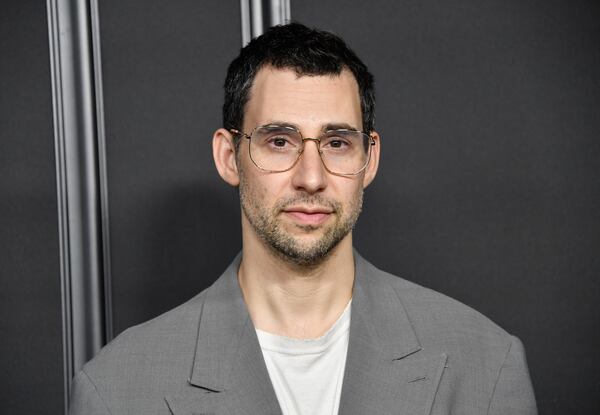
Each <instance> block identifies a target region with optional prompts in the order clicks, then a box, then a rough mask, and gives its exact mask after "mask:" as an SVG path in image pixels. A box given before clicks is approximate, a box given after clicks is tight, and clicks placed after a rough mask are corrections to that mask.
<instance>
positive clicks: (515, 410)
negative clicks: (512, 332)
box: [488, 336, 537, 415]
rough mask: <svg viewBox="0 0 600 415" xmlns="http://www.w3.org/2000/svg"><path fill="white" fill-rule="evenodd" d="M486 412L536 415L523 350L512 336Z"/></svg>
mask: <svg viewBox="0 0 600 415" xmlns="http://www.w3.org/2000/svg"><path fill="white" fill-rule="evenodd" d="M488 414H489V415H537V406H536V403H535V396H534V394H533V386H532V385H531V379H530V377H529V369H528V368H527V361H526V359H525V350H524V348H523V344H522V343H521V341H520V340H519V339H518V338H516V337H514V336H512V342H511V344H510V348H509V350H508V353H507V355H506V358H505V359H504V363H503V364H502V368H501V369H500V373H499V374H498V379H497V380H496V386H495V388H494V392H493V394H492V398H491V401H490V407H489V410H488Z"/></svg>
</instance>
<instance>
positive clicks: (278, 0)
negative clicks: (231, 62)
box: [240, 0, 290, 46]
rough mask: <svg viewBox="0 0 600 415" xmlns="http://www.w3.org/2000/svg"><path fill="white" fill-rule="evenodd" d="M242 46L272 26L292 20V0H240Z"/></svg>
mask: <svg viewBox="0 0 600 415" xmlns="http://www.w3.org/2000/svg"><path fill="white" fill-rule="evenodd" d="M240 10H241V18H242V46H245V45H246V44H247V43H248V42H250V40H251V39H253V38H255V37H257V36H260V35H261V34H263V33H264V32H265V30H267V29H268V28H269V27H271V26H275V25H279V24H286V23H288V22H289V21H290V0H240Z"/></svg>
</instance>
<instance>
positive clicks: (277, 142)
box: [269, 137, 289, 148]
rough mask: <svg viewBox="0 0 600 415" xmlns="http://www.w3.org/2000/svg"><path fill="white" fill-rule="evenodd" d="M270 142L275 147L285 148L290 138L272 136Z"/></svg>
mask: <svg viewBox="0 0 600 415" xmlns="http://www.w3.org/2000/svg"><path fill="white" fill-rule="evenodd" d="M269 143H270V144H271V145H272V146H273V147H279V148H283V147H285V146H286V144H288V143H289V142H288V140H287V139H286V138H285V137H271V138H270V139H269Z"/></svg>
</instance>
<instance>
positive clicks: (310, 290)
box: [238, 232, 354, 339]
mask: <svg viewBox="0 0 600 415" xmlns="http://www.w3.org/2000/svg"><path fill="white" fill-rule="evenodd" d="M243 242H244V243H243V255H242V262H241V264H240V268H239V271H238V280H239V284H240V288H241V290H242V294H243V296H244V301H245V302H246V306H247V307H248V311H249V313H250V317H251V318H252V322H253V323H254V326H255V327H256V328H257V329H260V330H263V331H267V332H269V333H273V334H277V335H281V336H287V337H292V338H304V339H308V338H316V337H320V336H321V335H323V334H324V333H325V332H326V331H327V330H328V329H329V328H330V327H331V326H332V325H333V323H334V322H335V321H336V320H337V318H338V317H339V316H340V315H341V313H342V312H343V310H344V308H345V307H346V305H347V304H348V301H350V298H351V297H352V287H353V284H354V256H353V253H352V233H349V234H348V235H346V237H345V238H344V239H343V240H342V241H341V242H340V243H339V244H338V245H337V246H336V247H335V248H334V249H333V250H332V251H331V252H330V253H329V254H328V256H327V257H326V258H324V260H323V261H321V262H320V263H319V264H317V265H311V266H300V265H297V264H294V263H292V262H290V261H286V260H285V258H282V257H281V256H280V255H277V254H275V253H273V252H272V251H271V249H270V248H268V247H267V246H265V245H264V242H263V241H262V240H260V239H259V238H258V237H257V236H256V235H255V234H253V235H248V232H243Z"/></svg>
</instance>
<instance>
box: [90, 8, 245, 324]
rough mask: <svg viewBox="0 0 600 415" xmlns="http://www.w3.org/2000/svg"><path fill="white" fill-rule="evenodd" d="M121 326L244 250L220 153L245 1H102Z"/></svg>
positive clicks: (200, 284) (191, 290)
mask: <svg viewBox="0 0 600 415" xmlns="http://www.w3.org/2000/svg"><path fill="white" fill-rule="evenodd" d="M100 29H101V41H102V67H103V72H104V73H103V76H104V100H105V117H106V141H107V166H108V192H109V205H110V209H109V210H110V235H111V262H112V267H111V273H112V284H113V305H114V320H115V321H114V323H115V325H114V326H115V333H116V334H118V333H119V332H121V331H122V330H124V329H125V328H127V327H129V326H131V325H133V324H137V323H140V322H142V321H144V320H147V319H149V318H151V317H154V316H155V315H157V314H159V313H161V312H163V311H166V310H168V309H170V308H172V307H174V306H175V305H177V304H179V303H181V302H183V301H184V300H187V299H188V298H190V297H192V296H193V295H195V294H196V293H197V292H199V291H200V290H201V289H202V288H204V287H206V286H207V285H208V284H209V283H210V282H212V280H214V279H216V278H217V277H218V275H219V272H220V271H221V270H222V269H224V267H225V265H226V264H227V263H228V262H229V261H230V260H231V258H232V257H233V256H234V255H235V253H236V252H237V251H238V250H239V249H240V247H241V242H240V231H239V213H238V210H239V208H238V207H237V202H236V193H235V190H234V189H228V188H227V187H226V186H225V185H224V184H222V182H221V179H220V178H219V177H218V175H217V173H216V171H215V169H214V167H213V163H212V150H211V139H212V133H213V131H214V130H215V129H216V128H218V127H219V126H220V125H221V115H220V114H221V105H222V92H221V85H222V83H223V81H224V79H225V68H226V66H227V63H228V62H229V61H230V60H231V59H232V58H233V57H234V56H235V55H236V54H237V52H238V50H239V48H240V47H241V25H240V11H239V2H237V1H235V2H221V1H218V0H212V1H201V2H200V1H195V0H177V1H170V2H164V1H157V0H151V1H148V0H136V1H127V2H122V1H118V0H110V1H102V2H100Z"/></svg>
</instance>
